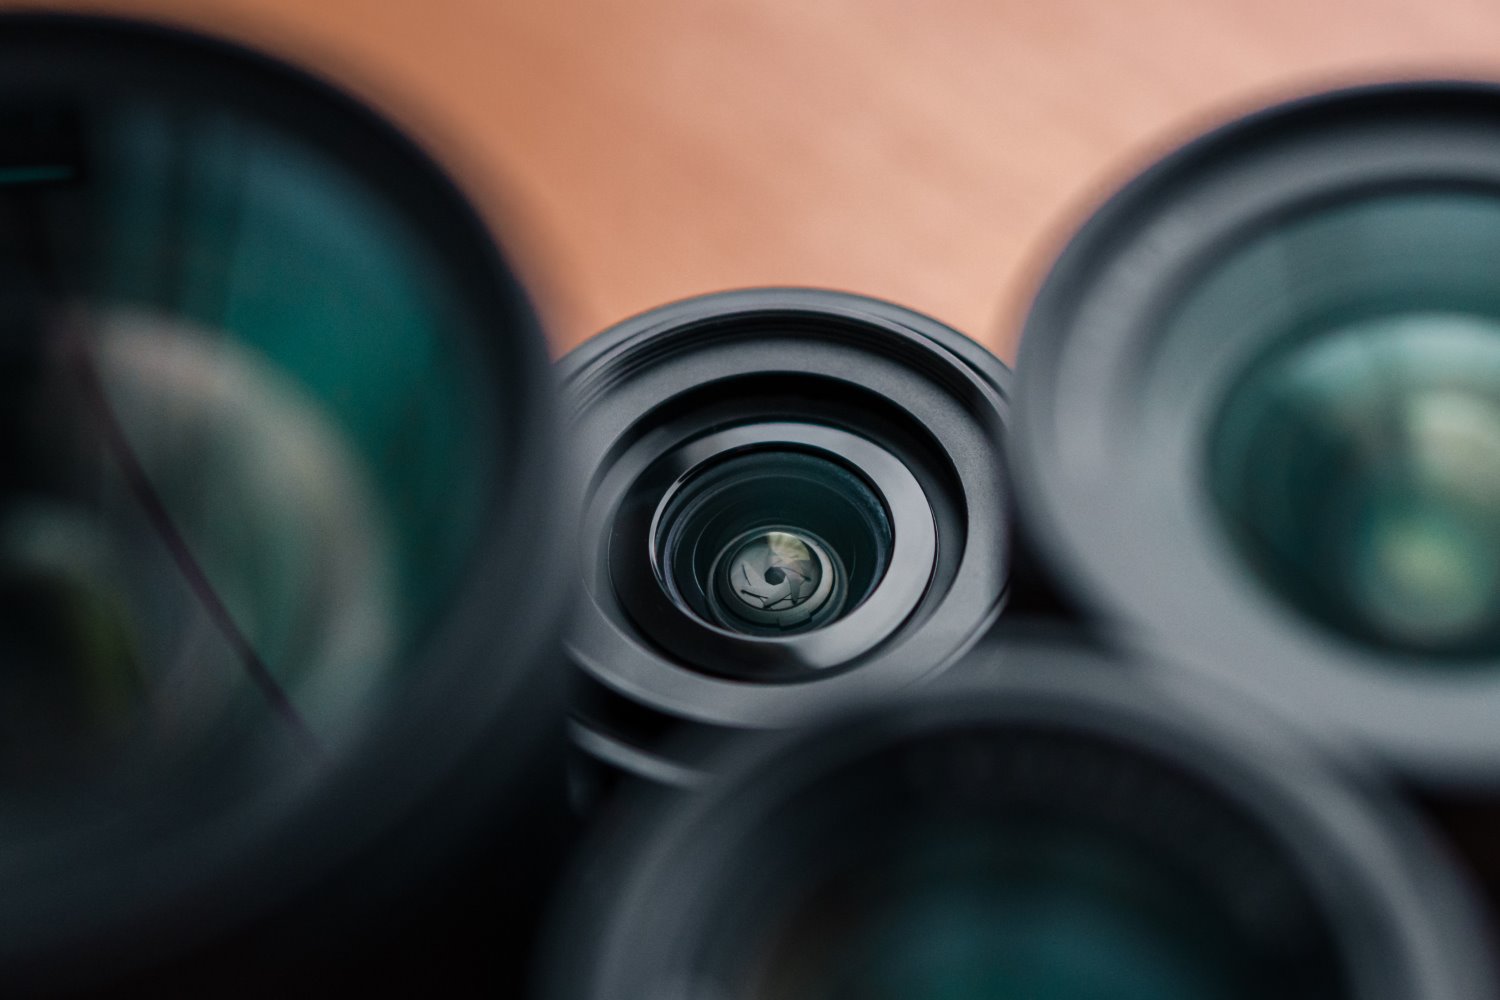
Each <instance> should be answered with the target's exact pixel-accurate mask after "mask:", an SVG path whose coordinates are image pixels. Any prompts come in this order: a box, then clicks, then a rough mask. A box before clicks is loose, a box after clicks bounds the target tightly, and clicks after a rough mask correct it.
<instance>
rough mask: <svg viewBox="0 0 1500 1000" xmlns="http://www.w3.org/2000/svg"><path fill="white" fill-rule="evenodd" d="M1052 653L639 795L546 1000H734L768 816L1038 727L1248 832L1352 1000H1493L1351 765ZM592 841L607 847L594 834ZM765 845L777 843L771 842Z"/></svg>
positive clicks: (1370, 785)
mask: <svg viewBox="0 0 1500 1000" xmlns="http://www.w3.org/2000/svg"><path fill="white" fill-rule="evenodd" d="M1132 666H1145V665H1144V664H1132V663H1130V662H1127V661H1124V660H1121V659H1119V658H1118V657H1116V656H1114V655H1106V654H1103V653H1100V652H1098V651H1094V650H1088V649H1085V648H1083V647H1082V646H1078V645H1075V644H1074V643H1073V642H1072V641H1068V640H1064V641H1058V640H1056V639H1044V640H1040V641H1038V640H1030V641H1023V642H1011V643H1006V644H996V643H988V642H987V643H986V644H984V645H982V646H980V647H979V648H977V649H975V650H974V651H972V652H971V653H970V654H969V656H967V657H966V658H965V659H964V660H963V661H962V663H961V664H960V666H959V668H958V670H957V673H956V674H955V675H954V676H953V677H952V678H951V680H952V681H953V683H952V685H951V686H950V685H949V684H946V683H945V684H941V685H937V686H935V687H934V688H931V689H928V690H926V691H923V692H921V693H920V694H917V695H914V696H910V697H907V698H903V699H899V700H895V699H892V700H887V701H884V702H876V703H873V704H868V705H865V706H862V707H860V708H857V709H854V710H852V711H849V712H847V714H840V713H835V714H833V715H832V716H831V717H830V718H828V719H826V720H825V721H824V725H823V728H821V729H811V730H806V731H802V732H798V733H794V734H783V735H780V736H778V737H776V738H774V739H772V740H770V741H768V742H762V743H760V744H748V745H747V744H742V745H740V746H738V747H735V748H732V749H731V750H730V751H729V753H728V754H726V755H725V757H726V759H725V760H722V761H720V763H719V765H718V766H717V767H715V768H714V769H713V770H714V771H715V772H716V774H717V777H716V778H715V780H714V781H713V782H712V783H711V784H710V785H708V786H706V787H702V788H700V789H699V790H698V792H697V793H696V794H695V795H693V796H692V797H690V798H684V797H681V796H669V795H657V796H655V797H650V796H643V797H641V798H640V799H638V800H637V801H636V803H635V805H636V807H637V808H636V809H635V811H634V812H632V813H630V814H629V819H630V822H629V824H628V826H627V827H626V828H625V829H623V830H622V829H620V828H610V829H608V830H606V831H602V832H601V836H600V840H599V842H598V843H597V844H596V845H595V846H596V851H595V853H593V854H591V855H590V857H591V859H592V860H591V863H590V864H589V865H587V866H585V867H583V868H580V869H579V870H578V871H577V872H576V873H575V877H574V878H573V879H572V880H571V882H570V883H569V884H568V885H567V886H566V887H565V891H564V893H563V894H562V896H561V898H560V904H559V906H558V907H557V909H556V913H555V917H554V921H553V927H552V935H551V938H550V945H551V949H550V951H549V952H548V953H547V955H546V956H545V957H546V959H547V961H548V965H547V967H546V968H547V973H548V979H547V981H546V984H547V987H548V988H547V989H546V990H544V992H543V996H544V997H546V998H547V1000H554V998H556V1000H561V998H568V1000H616V998H619V1000H623V998H625V997H631V996H660V997H662V998H664V1000H678V998H681V1000H689V998H694V997H700V996H726V1000H728V997H734V996H736V995H737V994H735V993H733V992H729V993H728V994H727V995H726V994H725V992H724V988H723V987H724V983H723V982H721V979H720V977H721V976H722V975H723V971H724V970H720V969H717V968H714V967H712V965H706V964H705V961H706V959H705V955H704V953H703V952H702V950H701V949H702V948H703V946H704V945H705V940H704V935H705V933H706V931H705V928H709V927H712V926H714V925H715V924H716V920H715V919H714V918H715V916H716V915H717V914H718V913H721V912H724V911H726V910H727V909H728V908H729V907H732V906H734V905H735V902H734V901H733V897H732V896H730V897H726V896H725V894H724V893H723V892H721V891H719V890H720V889H722V887H723V882H722V881H721V880H723V879H725V878H736V877H738V875H737V874H736V873H737V872H742V871H743V870H744V866H745V864H746V863H747V862H746V853H745V847H746V844H747V842H753V841H754V840H755V838H756V836H757V831H760V830H762V828H763V826H762V825H763V824H765V823H774V822H776V821H775V820H772V819H771V818H770V817H772V816H773V815H781V816H785V815H786V813H785V810H780V812H779V813H778V809H777V807H778V805H779V804H780V803H783V802H786V801H789V800H790V799H791V798H792V797H794V796H795V795H796V794H798V792H799V790H800V789H802V788H804V787H807V786H808V785H809V784H811V783H812V782H814V781H816V780H817V779H818V777H819V776H821V775H827V774H833V773H840V772H842V771H843V770H844V769H845V768H847V767H849V766H851V764H853V763H854V762H857V761H858V760H860V759H861V758H862V757H863V756H865V755H867V754H868V753H870V752H871V751H872V750H874V749H876V748H881V747H888V746H892V745H894V744H896V743H899V742H902V741H906V740H909V739H911V738H913V737H919V738H920V737H922V736H924V735H930V734H940V733H942V732H945V731H950V730H955V729H963V730H974V729H978V730H984V729H993V730H994V731H996V732H1004V731H1006V730H1008V729H1011V728H1013V727H1027V728H1029V727H1041V728H1042V730H1044V731H1045V730H1052V731H1058V732H1062V733H1076V734H1080V735H1082V736H1084V737H1085V738H1089V739H1093V738H1097V739H1099V740H1101V741H1102V742H1104V743H1106V744H1107V745H1119V746H1123V747H1126V748H1129V749H1131V750H1132V751H1139V752H1140V753H1142V754H1144V755H1145V756H1146V757H1147V758H1155V759H1159V760H1161V761H1162V762H1163V763H1164V764H1166V765H1168V766H1170V767H1171V768H1173V769H1175V770H1178V771H1180V772H1181V773H1183V774H1185V775H1188V776H1190V777H1192V778H1193V779H1194V780H1195V781H1197V782H1200V783H1201V784H1202V785H1203V786H1204V787H1205V789H1207V790H1211V791H1212V792H1213V793H1214V794H1215V795H1217V796H1219V797H1221V798H1222V799H1223V800H1224V801H1225V802H1226V803H1228V804H1230V805H1231V807H1232V808H1234V809H1235V811H1236V813H1237V814H1239V815H1243V816H1244V817H1245V818H1246V819H1247V820H1248V821H1253V822H1254V823H1256V825H1257V826H1259V827H1260V828H1262V829H1264V830H1265V831H1267V832H1268V833H1269V834H1270V835H1271V837H1272V838H1273V841H1274V843H1275V844H1276V845H1277V847H1278V848H1279V851H1280V853H1281V854H1282V855H1283V856H1284V857H1285V858H1286V859H1287V860H1288V861H1289V863H1290V864H1291V865H1292V866H1293V867H1294V868H1295V870H1296V871H1297V872H1298V874H1299V875H1300V876H1301V880H1302V882H1303V884H1304V885H1305V886H1306V887H1307V889H1308V891H1309V892H1310V894H1311V896H1312V898H1313V899H1314V900H1315V901H1316V904H1317V906H1318V908H1319V910H1320V912H1322V913H1324V914H1326V915H1327V917H1328V920H1329V922H1330V923H1331V925H1332V927H1333V928H1334V932H1335V935H1336V940H1337V942H1338V944H1339V946H1340V952H1341V956H1342V959H1343V964H1344V966H1345V969H1346V972H1347V974H1348V979H1349V981H1350V983H1351V989H1352V996H1353V998H1354V1000H1405V998H1407V997H1417V996H1420V997H1423V998H1424V1000H1493V998H1494V997H1495V996H1496V995H1497V987H1496V984H1495V981H1494V972H1493V970H1492V968H1491V966H1490V961H1489V958H1488V943H1487V941H1488V938H1487V934H1486V929H1487V925H1486V915H1485V913H1484V912H1483V909H1482V907H1481V906H1480V904H1479V903H1478V902H1477V901H1476V900H1475V898H1474V897H1473V896H1472V894H1471V893H1470V891H1469V888H1468V885H1467V883H1466V882H1465V881H1464V880H1463V879H1462V878H1461V877H1460V874H1459V872H1458V871H1457V870H1456V868H1455V867H1454V866H1452V865H1451V864H1450V860H1449V858H1448V856H1447V855H1446V854H1445V852H1444V851H1443V850H1442V848H1441V846H1440V845H1439V844H1438V842H1437V841H1436V840H1435V839H1434V838H1433V837H1432V836H1431V834H1430V832H1429V831H1428V830H1427V828H1426V827H1425V825H1424V824H1423V823H1422V822H1421V821H1420V820H1419V818H1418V817H1417V816H1416V815H1415V814H1414V813H1413V812H1412V811H1411V810H1410V809H1409V807H1407V806H1406V805H1405V803H1404V802H1403V801H1401V800H1400V799H1399V798H1398V797H1396V796H1395V795H1394V794H1393V793H1392V792H1391V790H1390V789H1389V788H1388V786H1387V785H1386V784H1385V782H1383V781H1382V780H1381V778H1380V776H1379V775H1377V774H1375V773H1373V772H1372V771H1371V770H1370V769H1368V768H1367V767H1366V766H1365V765H1364V764H1363V763H1362V762H1361V760H1360V759H1358V758H1353V757H1347V756H1344V755H1342V754H1340V753H1338V752H1337V751H1336V750H1335V749H1333V747H1332V746H1331V745H1330V744H1328V743H1326V741H1321V740H1309V739H1308V738H1307V736H1306V734H1305V733H1302V732H1301V731H1299V730H1296V729H1292V728H1289V727H1288V726H1286V725H1285V724H1284V723H1283V722H1281V721H1278V720H1277V719H1276V718H1275V717H1273V716H1268V715H1265V714H1263V713H1262V712H1261V711H1259V710H1255V711H1247V710H1246V707H1245V704H1244V702H1243V701H1242V700H1241V699H1240V698H1238V697H1234V696H1232V695H1231V694H1230V693H1229V692H1226V691H1225V689H1223V688H1222V687H1221V686H1219V685H1217V684H1212V683H1209V682H1207V681H1206V680H1204V679H1202V678H1201V677H1195V676H1193V675H1192V674H1191V673H1187V672H1183V671H1182V670H1181V669H1180V668H1175V667H1174V668H1165V667H1163V668H1160V669H1151V670H1146V671H1144V672H1142V673H1138V672H1137V671H1136V670H1133V669H1130V667H1132ZM606 836H607V838H608V839H607V841H606V840H605V837H606ZM767 843H769V844H772V845H776V846H777V847H778V848H779V847H781V846H784V842H783V841H782V840H780V839H778V838H775V837H773V838H771V839H770V840H768V841H767Z"/></svg>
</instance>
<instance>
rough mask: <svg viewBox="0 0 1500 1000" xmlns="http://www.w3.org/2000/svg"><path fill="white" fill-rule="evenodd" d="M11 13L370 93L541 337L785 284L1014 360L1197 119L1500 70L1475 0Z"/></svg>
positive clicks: (464, 4) (387, 4)
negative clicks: (508, 255) (537, 304)
mask: <svg viewBox="0 0 1500 1000" xmlns="http://www.w3.org/2000/svg"><path fill="white" fill-rule="evenodd" d="M0 6H5V7H14V6H21V5H17V4H13V3H0ZM25 6H30V7H38V6H41V7H45V8H66V9H84V10H96V11H111V10H114V11H128V12H131V13H134V14H136V15H140V16H149V17H153V18H157V19H162V20H167V21H171V22H174V23H179V24H186V25H192V26H197V27H202V28H207V29H209V30H212V31H215V32H217V33H220V34H224V35H227V36H230V37H233V38H238V39H241V40H245V41H248V42H250V43H252V44H255V45H257V46H259V47H261V48H264V49H269V50H272V51H274V52H276V53H278V54H280V55H282V56H284V57H286V58H288V59H291V60H292V61H295V62H298V63H301V64H304V65H308V66H311V67H313V68H315V69H317V70H319V71H321V72H323V73H324V74H326V75H328V76H330V77H332V78H334V79H336V80H337V81H339V82H341V83H342V84H344V85H345V86H346V87H348V88H349V89H352V90H354V91H355V92H357V93H360V94H362V95H364V96H365V97H367V98H369V99H372V100H374V101H375V102H377V103H379V104H380V105H382V106H383V107H385V108H386V109H387V110H388V111H389V112H390V113H391V114H393V115H394V116H395V117H396V118H397V119H398V120H400V121H401V122H403V123H404V124H405V125H406V126H407V127H408V128H409V129H410V130H411V131H413V132H415V133H416V134H417V135H418V136H419V137H420V138H423V139H425V140H426V141H427V142H429V143H430V144H432V145H433V146H434V148H435V149H436V150H437V152H438V154H439V155H440V156H441V157H442V158H443V159H444V160H445V161H446V162H448V163H449V165H450V166H451V167H452V168H453V169H454V171H455V172H456V173H457V174H458V176H459V177H460V179H461V180H462V182H463V183H464V185H465V186H466V187H467V188H468V189H469V190H470V191H471V192H473V193H474V194H475V195H476V197H477V198H478V199H479V200H480V201H481V203H482V204H483V205H484V208H485V210H486V212H487V213H488V214H489V215H490V216H491V218H493V219H494V220H495V222H496V226H497V229H498V230H499V231H500V232H501V235H502V239H503V240H504V241H505V242H506V243H507V244H508V245H509V246H510V247H511V248H512V250H513V252H514V254H515V255H516V257H517V258H518V259H519V260H520V261H521V263H522V264H523V267H524V270H526V272H527V273H528V276H529V278H530V280H531V282H532V284H533V286H534V287H535V288H536V289H537V291H538V297H539V298H540V299H541V300H542V304H543V307H544V312H545V314H546V316H547V319H548V321H549V325H550V326H551V330H552V335H553V339H554V345H555V346H556V348H557V349H558V350H563V349H566V348H567V347H569V346H571V345H573V344H575V343H577V342H578V341H580V340H582V339H584V338H585V337H587V336H588V335H589V334H591V333H593V332H596V331H597V330H599V329H602V328H603V327H604V326H606V325H608V324H609V323H612V322H614V321H616V320H618V319H621V318H623V317H624V316H626V315H629V314H631V313H634V312H638V311H640V310H643V309H647V308H650V307H652V306H655V305H658V304H660V303H663V302H666V301H668V300H671V299H674V298H678V297H681V296H684V295H689V294H693V293H697V292H703V291H709V290H713V289H719V288H726V287H733V286H744V285H755V284H771V283H781V284H804V285H822V286H829V287H835V288H845V289H850V290H854V291H860V292H865V293H868V294H874V295H879V296H881V297H884V298H889V299H892V300H895V301H897V302H900V303H903V304H905V305H909V306H912V307H915V308H917V309H921V310H923V311H926V312H930V313H932V314H933V315H935V316H937V317H939V318H940V319H943V320H945V321H947V322H949V323H952V324H953V325H955V326H957V327H958V328H959V329H961V330H963V331H965V332H966V333H969V334H971V335H973V336H975V337H977V338H979V339H980V340H982V341H984V342H985V343H986V344H988V345H989V346H990V347H992V348H993V349H995V350H996V351H997V352H998V353H1000V354H1001V355H1002V356H1003V357H1007V358H1008V357H1011V356H1013V354H1014V348H1015V341H1016V337H1017V331H1018V325H1019V319H1020V316H1021V314H1022V312H1023V311H1024V305H1025V300H1026V298H1027V296H1028V295H1029V293H1030V290H1031V289H1032V287H1034V285H1035V282H1036V281H1037V280H1038V278H1039V276H1040V274H1041V273H1042V271H1043V269H1044V268H1045V266H1046V262H1047V260H1048V258H1049V257H1050V255H1051V254H1052V253H1053V252H1055V250H1056V249H1057V248H1058V246H1059V244H1060V242H1061V241H1062V240H1063V239H1064V238H1065V237H1066V235H1067V232H1068V231H1069V230H1070V229H1071V228H1072V226H1074V225H1075V224H1076V223H1077V222H1078V221H1079V219H1080V218H1081V215H1082V214H1083V213H1084V212H1086V211H1087V208H1088V206H1089V205H1090V204H1092V203H1093V202H1095V201H1097V199H1098V198H1099V197H1101V196H1103V194H1105V193H1107V191H1108V190H1109V188H1110V187H1111V186H1113V185H1114V184H1116V183H1117V182H1118V181H1120V180H1121V179H1122V178H1123V177H1124V176H1126V175H1127V174H1128V173H1129V172H1130V171H1131V170H1133V169H1135V168H1137V167H1139V166H1140V165H1142V164H1143V163H1144V162H1145V161H1146V160H1147V159H1149V158H1150V157H1152V156H1153V155H1155V154H1157V153H1159V152H1161V151H1163V150H1164V149H1166V148H1167V147H1169V146H1170V145H1171V144H1173V143H1174V142H1176V141H1178V140H1180V139H1181V138H1184V137H1186V136H1187V135H1189V134H1191V133H1192V132H1193V131H1196V130H1198V129H1200V128H1202V127H1204V126H1206V125H1207V124H1210V123H1212V122H1214V121H1217V120H1221V119H1223V118H1225V117H1228V116H1230V115H1232V114H1234V113H1236V112H1239V111H1243V110H1247V109H1249V108H1251V107H1254V106H1255V105H1257V104H1261V103H1265V102H1267V101H1270V100H1273V99H1276V98H1280V97H1285V96H1289V95H1293V94H1296V93H1300V92H1304V91H1307V90H1310V89H1316V88H1318V87H1322V86H1327V85H1332V84H1335V83H1346V82H1354V81H1361V80H1370V79H1377V78H1387V77H1409V76H1421V75H1425V76H1431V75H1438V76H1481V77H1500V3H1496V2H1495V0H1433V2H1423V3H1418V2H1415V0H1338V2H1317V0H1259V2H1255V0H1242V2H1237V3H1214V2H1210V0H1127V2H1119V0H936V2H925V3H922V2H914V0H909V2H905V3H902V2H896V0H759V2H752V0H636V2H624V0H622V2H595V3H578V2H572V0H528V2H515V0H420V2H418V0H117V2H100V0H94V2H90V3H77V2H52V3H43V4H36V3H32V4H27V5H25Z"/></svg>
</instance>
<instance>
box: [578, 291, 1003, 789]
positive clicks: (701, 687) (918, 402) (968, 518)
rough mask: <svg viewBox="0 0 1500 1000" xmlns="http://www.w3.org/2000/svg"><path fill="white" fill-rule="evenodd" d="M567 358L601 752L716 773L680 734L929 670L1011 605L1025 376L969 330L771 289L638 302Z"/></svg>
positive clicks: (589, 681) (586, 690) (583, 695)
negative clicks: (1014, 442)
mask: <svg viewBox="0 0 1500 1000" xmlns="http://www.w3.org/2000/svg"><path fill="white" fill-rule="evenodd" d="M561 365H562V372H563V378H564V382H565V392H566V393H567V396H568V399H569V402H570V404H571V407H572V410H571V412H572V422H571V425H570V428H569V433H570V442H571V444H572V447H573V450H574V458H575V460H576V462H577V475H578V477H579V479H580V481H581V483H582V484H583V486H582V492H583V494H584V501H583V505H582V511H581V513H580V514H579V516H578V524H579V539H578V544H579V559H580V566H581V575H582V579H583V584H584V587H583V589H584V592H585V594H584V598H583V600H582V601H581V605H580V610H579V614H578V616H577V618H576V620H575V621H574V622H573V624H572V625H571V626H570V628H569V630H568V636H567V647H568V653H569V656H570V658H571V660H572V661H573V663H574V664H575V666H576V667H577V668H578V673H579V675H580V693H579V697H578V700H577V703H576V706H575V726H574V734H575V738H576V739H577V741H578V744H579V746H580V748H581V749H582V750H583V754H582V755H581V758H580V759H581V760H582V761H584V762H586V766H585V767H584V768H583V771H587V770H589V769H590V768H594V769H596V770H597V773H598V774H599V775H600V776H601V777H607V776H608V775H610V774H617V773H619V772H624V773H629V774H634V775H636V776H638V777H648V778H650V779H652V780H660V781H666V782H668V783H673V782H679V783H680V782H684V781H690V780H692V777H693V774H692V770H691V768H689V767H687V766H686V765H685V764H684V762H682V761H678V760H673V759H671V754H670V752H668V751H665V750H663V749H662V741H663V740H664V739H665V740H670V739H671V738H672V737H673V736H676V735H678V734H680V733H681V732H683V731H698V732H700V733H702V734H703V735H704V738H711V737H712V735H713V734H722V735H728V734H730V733H733V732H739V731H744V730H747V729H748V730H754V729H762V728H777V727H781V726H786V725H791V724H794V723H795V721H796V719H797V718H799V717H800V716H802V715H803V714H805V713H808V712H813V711H816V710H818V709H819V708H821V707H823V706H825V705H828V704H837V703H838V702H840V701H842V700H844V699H847V698H850V697H855V696H859V695H863V694H866V693H869V692H874V691H882V690H894V689H897V688H900V687H904V686H907V685H910V684H913V683H916V682H919V681H922V680H925V679H927V678H929V677H931V676H935V675H936V674H938V673H940V672H941V671H942V670H943V668H944V667H945V666H946V665H947V664H948V663H950V662H951V661H952V660H953V659H954V658H955V657H957V656H959V655H960V654H961V653H962V652H963V651H964V650H965V649H966V648H967V647H968V646H969V645H970V644H971V643H973V642H974V641H975V640H977V639H978V638H979V636H980V635H981V634H983V632H984V631H985V630H986V629H987V628H988V627H989V625H990V624H991V623H992V622H993V621H994V619H995V617H996V615H997V614H998V613H999V611H1000V607H1001V605H1002V603H1003V600H1004V597H1005V591H1006V583H1007V571H1008V521H1009V509H1008V508H1009V500H1008V496H1007V483H1006V480H1005V474H1004V471H1003V469H1002V466H1001V462H1000V460H999V455H998V447H997V444H996V442H997V439H998V433H999V428H1000V426H1001V424H1002V423H1003V421H1004V419H1005V413H1006V406H1007V402H1006V393H1007V383H1008V372H1007V370H1006V369H1005V368H1004V366H1003V365H1002V364H1000V362H998V361H997V360H996V359H995V358H994V357H993V356H991V355H990V354H988V353H987V352H985V351H984V350H983V349H982V348H980V347H979V346H978V345H976V344H974V343H973V342H972V341H970V340H968V339H967V338H965V337H963V336H961V335H960V334H958V333H956V332H955V331H953V330H951V329H949V328H947V327H945V326H943V325H942V324H940V323H938V322H936V321H934V320H932V319H929V318H927V317H924V316H921V315H918V314H916V313H913V312H910V311H909V310H906V309H902V308H900V307H897V306H894V305H890V304H888V303H884V302H878V301H875V300H873V299H867V298H863V297H860V296H855V295H847V294H842V293H834V292H826V291H816V290H805V289H804V290H795V289H793V290H787V289H757V290H748V291H739V292H729V293H723V294H717V295H708V296H704V297H702V298H696V299H690V300H687V301H684V302H679V303H676V304H674V305H669V306H666V307H664V308H662V309H658V310H654V311H652V312H649V313H646V314H644V315H641V316H638V317H635V318H634V319H631V320H627V321H626V322H624V323H622V324H620V325H619V326H617V327H615V328H613V329H612V330H609V331H606V332H605V333H603V334H601V335H599V336H598V337H596V338H594V339H593V340H591V341H589V342H587V343H585V344H584V345H583V346H582V347H580V348H578V349H577V350H576V351H574V352H573V353H572V354H571V355H569V356H568V357H567V358H565V359H564V360H563V361H562V362H561ZM581 773H582V772H581ZM591 794H592V793H591V792H588V791H587V790H585V792H584V795H585V797H586V798H587V797H589V795H591Z"/></svg>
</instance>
